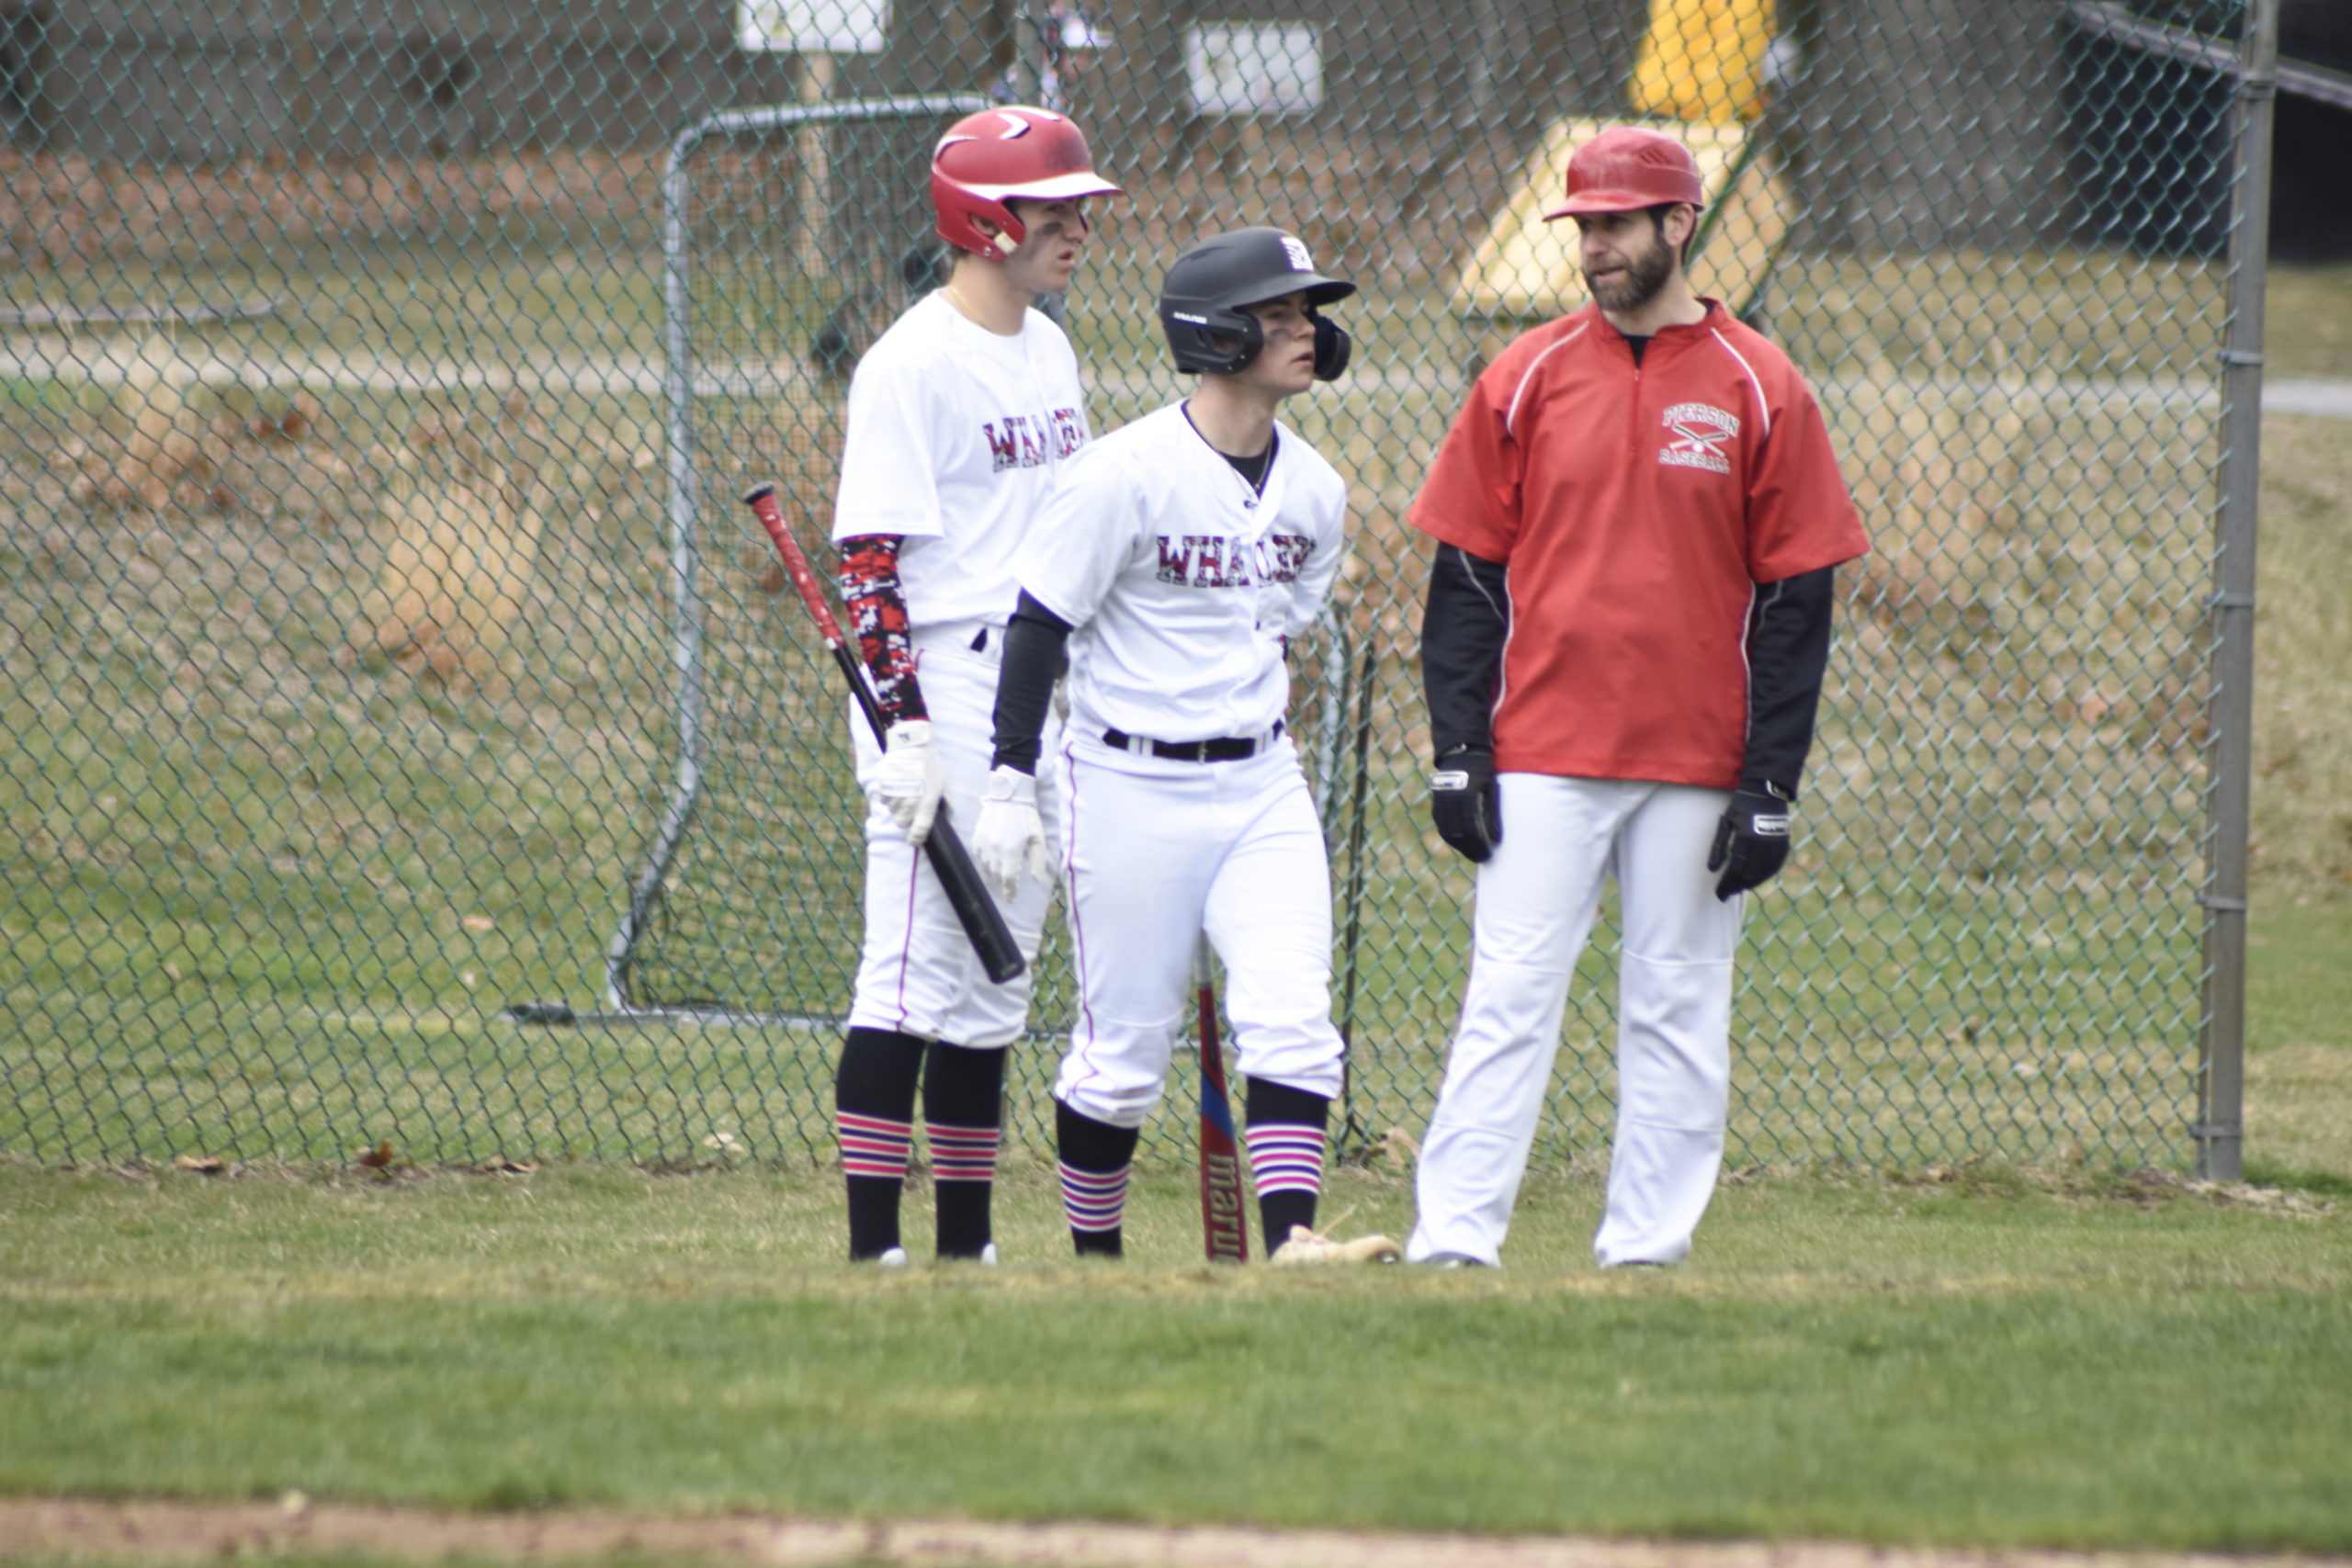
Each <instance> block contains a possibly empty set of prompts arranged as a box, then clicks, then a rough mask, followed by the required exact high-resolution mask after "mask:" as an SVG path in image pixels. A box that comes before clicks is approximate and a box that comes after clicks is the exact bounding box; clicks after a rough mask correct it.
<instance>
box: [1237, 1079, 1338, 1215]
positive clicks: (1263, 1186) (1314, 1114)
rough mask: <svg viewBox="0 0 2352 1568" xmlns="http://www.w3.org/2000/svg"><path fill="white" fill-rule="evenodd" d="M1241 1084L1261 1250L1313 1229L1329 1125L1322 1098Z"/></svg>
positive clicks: (1263, 1082) (1262, 1083) (1266, 1083)
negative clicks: (1294, 1231) (1300, 1228)
mask: <svg viewBox="0 0 2352 1568" xmlns="http://www.w3.org/2000/svg"><path fill="white" fill-rule="evenodd" d="M1246 1081H1247V1086H1248V1088H1247V1109H1246V1114H1247V1115H1248V1117H1249V1119H1250V1124H1249V1127H1248V1129H1247V1130H1246V1131H1245V1132H1244V1133H1243V1134H1242V1137H1243V1139H1244V1141H1245V1142H1247V1143H1248V1145H1250V1179H1251V1180H1252V1181H1254V1182H1255V1183H1256V1184H1257V1188H1258V1220H1259V1223H1260V1224H1262V1225H1264V1226H1265V1228H1266V1251H1267V1253H1268V1254H1269V1255H1271V1254H1272V1252H1273V1250H1274V1249H1275V1248H1276V1247H1280V1246H1282V1244H1283V1242H1285V1241H1288V1240H1289V1239H1290V1228H1291V1226H1293V1225H1305V1226H1306V1228H1307V1229H1309V1230H1313V1229H1314V1228H1315V1204H1316V1201H1317V1199H1319V1198H1320V1197H1322V1195H1323V1145H1324V1139H1325V1137H1326V1134H1325V1128H1326V1127H1327V1126H1328V1125H1329V1122H1330V1120H1331V1101H1330V1099H1329V1097H1328V1096H1325V1095H1320V1094H1310V1093H1308V1092H1307V1091H1306V1089H1293V1088H1292V1087H1291V1086H1290V1085H1288V1084H1281V1083H1275V1082H1273V1081H1272V1079H1269V1078H1250V1079H1248V1080H1246Z"/></svg>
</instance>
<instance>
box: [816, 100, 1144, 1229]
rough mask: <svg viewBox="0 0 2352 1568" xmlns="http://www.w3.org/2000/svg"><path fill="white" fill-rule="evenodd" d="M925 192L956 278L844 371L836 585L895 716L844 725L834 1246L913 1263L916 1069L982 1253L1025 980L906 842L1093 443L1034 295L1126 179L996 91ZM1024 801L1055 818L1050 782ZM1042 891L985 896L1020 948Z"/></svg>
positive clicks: (972, 773)
mask: <svg viewBox="0 0 2352 1568" xmlns="http://www.w3.org/2000/svg"><path fill="white" fill-rule="evenodd" d="M931 194H932V205H933V209H934V211H935V212H936V214H937V219H938V230H939V234H940V236H941V238H943V239H944V240H945V241H946V242H947V243H949V244H950V245H952V246H954V247H955V250H956V260H955V267H954V271H953V272H952V274H951V275H950V276H949V279H948V281H947V282H946V283H945V284H944V285H943V286H941V287H940V288H938V289H937V290H935V291H933V293H931V294H929V295H926V296H924V297H923V298H922V299H919V300H917V301H916V302H915V303H914V304H913V305H912V306H910V307H909V309H908V310H907V312H906V313H905V314H904V315H903V316H901V317H900V318H899V320H898V321H897V322H895V323H894V324H893V325H892V326H891V327H890V329H889V330H888V332H886V333H883V334H882V336H881V338H880V339H879V340H877V341H876V344H875V345H874V346H873V348H872V349H870V350H868V351H867V353H866V354H865V357H864V358H863V359H862V360H860V361H859V363H858V367H857V371H856V375H855V377H854V379H853V380H852V382H851V383H850V393H849V413H848V424H847V431H846V434H845V439H844V442H843V446H842V475H841V488H840V491H839V494H838V497H837V500H836V502H835V504H834V513H833V539H834V542H835V543H836V544H837V545H838V546H839V547H840V548H841V554H842V602H843V603H844V604H845V605H846V606H847V607H848V609H849V611H850V618H851V622H852V626H853V629H854V635H855V636H856V637H857V639H858V644H859V649H860V651H861V653H862V654H863V656H864V658H865V664H866V668H867V669H868V671H871V673H872V676H873V680H874V687H875V692H876V696H877V698H878V699H879V701H880V704H881V707H882V712H883V716H884V718H885V720H886V721H887V724H888V731H887V736H888V750H887V751H886V750H881V749H877V748H876V746H875V745H874V743H873V740H872V739H871V737H870V736H869V735H868V734H867V733H866V730H865V727H864V726H863V725H861V724H859V723H858V722H857V720H856V717H855V716H854V715H853V716H852V717H851V721H850V728H851V731H852V733H853V734H854V737H855V739H856V745H857V770H858V779H859V782H860V783H861V784H863V785H864V786H865V790H866V792H867V795H868V797H869V807H868V810H867V812H866V818H865V843H866V865H865V946H864V951H863V953H862V954H861V956H860V961H859V965H858V973H857V987H856V995H855V999H854V1002H853V1004H852V1006H851V1010H850V1017H849V1032H848V1038H847V1040H846V1042H845V1043H844V1044H843V1046H842V1059H841V1068H840V1072H839V1074H838V1076H837V1077H836V1079H835V1104H836V1114H837V1132H838V1135H839V1137H840V1140H841V1151H842V1170H843V1172H844V1173H845V1175H846V1178H847V1180H848V1187H849V1245H850V1257H851V1258H852V1259H853V1260H856V1261H873V1262H879V1263H883V1264H899V1263H904V1262H905V1261H906V1249H905V1247H904V1246H903V1245H902V1244H901V1241H900V1237H899V1195H900V1193H901V1191H902V1190H903V1189H904V1187H905V1184H906V1175H907V1167H908V1163H909V1158H910V1152H911V1147H912V1144H913V1138H914V1125H913V1123H914V1102H915V1095H916V1089H917V1085H918V1083H920V1085H921V1088H922V1100H923V1121H924V1131H925V1134H926V1136H927V1138H928V1139H929V1142H930V1145H931V1156H932V1169H933V1178H934V1179H935V1181H936V1193H937V1199H938V1227H939V1235H938V1247H939V1256H940V1257H942V1258H974V1259H978V1260H980V1261H983V1262H994V1261H995V1258H996V1247H995V1244H994V1241H993V1239H992V1235H991V1231H990V1224H989V1200H990V1195H991V1192H992V1190H993V1184H994V1180H995V1176H996V1157H997V1145H998V1140H999V1136H1000V1129H1001V1122H1002V1101H1003V1084H1004V1059H1005V1051H1006V1049H1007V1047H1008V1046H1009V1045H1010V1044H1011V1043H1012V1041H1013V1040H1014V1038H1015V1037H1017V1036H1018V1035H1019V1034H1020V1032H1021V1030H1022V1028H1023V1024H1024V1022H1025V1021H1026V1020H1027V1017H1028V1009H1029V982H1028V979H1027V977H1026V976H1023V977H1022V978H1020V979H1017V980H1014V981H1013V982H1012V983H1011V984H1008V985H1003V986H998V985H993V984H991V983H990V982H989V979H988V976H986V975H985V974H984V973H983V972H982V970H981V968H980V965H979V961H978V958H977V957H976V956H975V955H974V953H973V952H972V950H971V947H970V945H969V943H968V942H967V941H966V940H965V937H964V934H963V931H962V928H961V927H960V926H959V925H958V924H957V922H956V917H955V914H954V912H953V910H952V909H951V908H949V907H948V904H947V901H946V898H945V896H944V894H943V893H942V892H941V890H940V887H939V885H938V882H937V880H936V879H935V878H934V877H933V874H932V872H931V870H930V868H929V866H928V865H927V864H926V863H925V862H924V859H923V856H922V853H921V848H922V841H923V839H924V838H925V837H926V836H927V835H928V833H929V832H930V830H931V825H932V821H933V818H934V816H935V815H936V813H937V811H938V809H939V806H940V803H941V801H942V800H945V801H947V802H948V803H950V806H951V808H952V810H953V811H954V812H955V813H956V815H957V816H959V817H961V818H963V820H965V821H966V822H969V821H971V820H972V819H973V818H975V817H976V816H977V814H978V808H979V796H980V791H981V785H982V784H983V783H984V782H985V780H986V779H987V776H988V772H989V705H990V703H991V701H992V700H993V697H994V694H995V691H996V670H997V662H998V660H1000V659H1001V657H1002V656H1003V645H1004V627H1005V623H1006V620H1007V619H1008V617H1009V616H1010V615H1012V605H1013V600H1014V596H1015V592H1016V591H1015V587H1014V583H1013V578H1012V558H1013V554H1014V551H1015V550H1016V549H1017V548H1018V547H1019V546H1020V543H1021V540H1022V537H1023V534H1024V533H1026V532H1027V530H1028V529H1029V528H1030V526H1031V525H1032V524H1033V522H1034V521H1035V518H1036V516H1037V514H1038V513H1039V512H1040V511H1041V510H1042V509H1043V508H1044V506H1045V503H1046V500H1047V498H1048V497H1049V496H1051V494H1052V493H1053V491H1054V489H1055V486H1056V484H1057V482H1058V480H1059V479H1060V477H1061V475H1062V473H1063V471H1064V469H1065V467H1066V466H1067V465H1068V464H1069V460H1070V459H1071V458H1072V457H1075V456H1076V455H1077V453H1078V451H1079V449H1080V447H1081V446H1084V445H1085V444H1086V442H1087V439H1088V436H1089V432H1088V429H1087V424H1086V413H1085V397H1084V393H1083V391H1082V390H1081V389H1080V384H1079V373H1078V359H1077V356H1076V355H1074V354H1072V353H1071V351H1070V345H1069V339H1068V338H1066V337H1064V336H1063V335H1062V333H1061V330H1060V329H1059V328H1058V327H1057V326H1055V325H1054V323H1053V322H1052V321H1048V320H1046V317H1045V316H1043V315H1042V314H1040V313H1039V312H1038V311H1036V310H1034V309H1032V308H1031V306H1030V301H1031V300H1032V299H1034V298H1035V296H1036V295H1038V294H1040V293H1058V292H1059V291H1061V290H1062V289H1064V288H1068V287H1069V281H1070V276H1071V273H1072V270H1073V269H1074V268H1075V267H1076V266H1077V265H1078V262H1079V259H1080V255H1081V254H1083V253H1084V251H1085V248H1086V244H1087V241H1088V239H1089V238H1090V236H1091V232H1092V226H1091V221H1090V220H1089V218H1088V216H1087V201H1088V198H1090V197H1099V196H1113V195H1116V194H1118V187H1117V186H1114V185H1112V184H1111V183H1110V182H1109V181H1107V180H1105V179H1103V177H1102V176H1101V175H1097V174H1096V173H1095V172H1094V170H1093V166H1092V161H1091V156H1090V154H1089V153H1088V151H1087V146H1086V139H1085V137H1084V136H1083V135H1081V134H1080V131H1079V129H1078V127H1077V126H1076V125H1074V124H1072V123H1071V122H1070V121H1069V119H1068V118H1064V117H1063V116H1061V115H1058V114H1055V113H1052V112H1050V111H1048V110H1045V109H1036V108H1025V107H1012V108H1001V109H988V110H984V111H982V112H981V113H978V114H975V115H970V116H967V117H966V118H963V119H961V120H958V121H957V122H956V124H955V125H954V126H953V127H951V128H950V129H949V130H948V131H947V133H946V135H944V137H942V138H941V139H940V141H939V145H938V147H937V149H936V150H935V151H934V152H933V157H932V166H931ZM1040 809H1041V811H1042V812H1043V813H1044V814H1045V816H1046V818H1049V819H1057V809H1056V805H1055V796H1054V795H1053V793H1052V792H1051V790H1050V789H1049V790H1048V791H1046V793H1045V794H1044V795H1042V796H1041V798H1040ZM1050 891H1051V889H1050V886H1049V884H1048V883H1047V881H1046V877H1045V876H1044V875H1043V874H1037V875H1032V876H1027V877H1024V878H1023V879H1021V880H1020V881H1018V882H1017V883H1015V884H1014V885H1012V886H1011V887H1009V889H1007V891H1006V892H1005V895H1004V897H1003V898H1002V900H1001V902H1002V905H1003V908H1004V914H1005V919H1006V920H1007V921H1008V923H1009V924H1010V925H1011V927H1012V931H1013V934H1014V936H1015V937H1016V938H1017V939H1018V941H1019V942H1020V943H1021V945H1022V948H1023V952H1024V953H1026V954H1028V955H1029V956H1030V957H1031V958H1032V959H1034V958H1035V954H1036V951H1037V941H1038V937H1039V935H1040V933H1041V931H1043V929H1044V924H1045V915H1046V902H1047V899H1048V897H1049V894H1050Z"/></svg>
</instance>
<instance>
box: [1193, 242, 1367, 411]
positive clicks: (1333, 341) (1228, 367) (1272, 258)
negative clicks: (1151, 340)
mask: <svg viewBox="0 0 2352 1568" xmlns="http://www.w3.org/2000/svg"><path fill="white" fill-rule="evenodd" d="M1355 291H1356V286H1355V285H1354V284H1352V283H1349V282H1345V281H1343V280H1342V279H1340V278H1336V277H1326V276H1323V275H1322V274H1321V273H1319V272H1317V271H1316V270H1315V258H1314V257H1313V256H1311V255H1309V254H1307V251H1306V241H1304V240H1302V239H1300V238H1299V237H1298V236H1297V235H1295V234H1288V233H1284V232H1283V231H1282V230H1280V229H1237V230H1235V231H1233V232H1232V233H1230V234H1219V235H1217V236H1216V238H1215V239H1209V240H1203V241H1202V242H1201V243H1199V244H1197V245H1194V246H1193V248H1192V249H1191V250H1189V251H1186V252H1185V253H1184V254H1182V255H1181V256H1178V257H1177V258H1176V265H1174V266H1171V267H1170V268H1169V269H1168V281H1167V282H1165V283H1163V284H1162V285H1160V288H1159V324H1160V326H1161V328H1162V329H1163V330H1165V331H1166V333H1168V346H1169V348H1170V351H1171V352H1173V353H1174V354H1175V355H1176V368H1177V369H1179V370H1196V371H1204V372H1205V373H1207V374H1209V375H1212V376H1230V375H1232V374H1234V373H1235V372H1236V371H1238V370H1239V369H1240V368H1241V367H1243V366H1245V365H1248V364H1249V363H1250V361H1251V360H1253V359H1255V358H1257V357H1258V351H1259V350H1260V349H1261V348H1263V347H1265V345H1266V337H1265V333H1264V332H1263V331H1261V329H1260V327H1259V325H1258V319H1257V318H1256V317H1255V316H1252V315H1250V314H1249V312H1248V311H1246V310H1243V309H1242V307H1243V306H1245V305H1262V304H1264V303H1265V302H1266V301H1267V300H1269V299H1281V298H1283V296H1284V295H1286V294H1299V293H1304V294H1305V295H1306V304H1307V313H1308V314H1309V315H1314V316H1315V374H1316V377H1317V379H1320V380H1325V381H1336V380H1338V379H1339V377H1340V371H1342V370H1344V369H1346V368H1347V367H1348V349H1349V346H1350V344H1349V341H1348V334H1347V333H1345V332H1342V331H1341V330H1340V325H1339V323H1338V322H1336V321H1326V320H1325V319H1324V318H1323V317H1321V316H1319V315H1316V314H1315V307H1316V306H1318V305H1329V303H1331V301H1333V300H1334V299H1346V298H1347V297H1348V296H1349V295H1351V294H1353V293H1354V292H1355ZM1218 339H1230V340H1232V341H1233V342H1234V343H1235V344H1238V346H1236V347H1231V348H1228V347H1227V346H1225V344H1223V343H1220V342H1218V341H1216V340H1218Z"/></svg>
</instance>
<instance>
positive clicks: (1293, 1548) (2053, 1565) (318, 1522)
mask: <svg viewBox="0 0 2352 1568" xmlns="http://www.w3.org/2000/svg"><path fill="white" fill-rule="evenodd" d="M254 1553H298V1554H301V1555H306V1556H322V1557H332V1556H345V1555H348V1556H352V1557H365V1558H371V1559H377V1560H384V1559H391V1560H417V1561H435V1562H439V1561H447V1560H450V1559H457V1558H469V1559H479V1560H483V1561H488V1562H587V1561H594V1560H597V1559H602V1558H609V1557H616V1556H627V1557H628V1558H630V1559H631V1560H633V1561H638V1562H643V1561H647V1560H653V1561H661V1560H666V1559H690V1560H697V1561H703V1562H727V1563H749V1564H760V1565H762V1568H823V1565H827V1564H834V1565H848V1564H854V1563H867V1564H878V1563H888V1564H906V1565H909V1568H950V1565H959V1564H1017V1565H1020V1568H1408V1565H1409V1568H1423V1565H1425V1564H1430V1563H1446V1564H1449V1565H1457V1564H1458V1565H1460V1568H2266V1565H2271V1564H2275V1565H2277V1568H2289V1565H2290V1564H2291V1565H2292V1568H2352V1559H2344V1558H2334V1559H2330V1558H2317V1557H2296V1558H2287V1557H2272V1558H2259V1557H2222V1556H2219V1555H2202V1554H2194V1553H2178V1552H2174V1553H2165V1552H2149V1551H2135V1552H2065V1551H1963V1550H1949V1551H1931V1550H1920V1549H1914V1548H1902V1549H1882V1548H1877V1547H1870V1546H1858V1545H1850V1544H1844V1543H1835V1542H1816V1541H1781V1542H1773V1543H1746V1542H1721V1541H1641V1540H1577V1539H1572V1538H1566V1537H1557V1536H1554V1537H1518V1538H1487V1537H1476V1536H1439V1535H1360V1534H1351V1533H1349V1532H1345V1531H1340V1530H1272V1529H1227V1528H1215V1527H1204V1528H1202V1529H1156V1528H1153V1527H1150V1526H1143V1525H1089V1524H1027V1525H1023V1524H986V1523H978V1522H964V1521H956V1520H946V1519H939V1520H913V1521H901V1522H883V1521H873V1522H864V1521H858V1520H822V1519H791V1518H771V1517H760V1516H757V1515H735V1516H731V1517H724V1518H664V1517H658V1516H641V1515H629V1514H616V1513H572V1512H548V1513H528V1514H451V1513H435V1512H429V1511H426V1510H424V1509H417V1508H365V1507H342V1506H312V1505H311V1503H310V1502H309V1501H308V1500H307V1499H306V1498H304V1497H302V1496H301V1495H300V1494H299V1493H296V1494H289V1495H288V1496H287V1497H286V1498H285V1499H283V1500H281V1501H280V1502H278V1503H276V1504H269V1503H221V1504H212V1503H173V1502H107V1501H98V1500H86V1501H85V1500H79V1499H11V1500H0V1561H6V1560H7V1559H11V1558H20V1559H38V1560H40V1561H43V1562H70V1561H75V1560H96V1561H104V1562H166V1561H173V1562H175V1561H180V1560H183V1559H193V1558H220V1557H232V1556H245V1555H249V1554H254Z"/></svg>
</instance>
